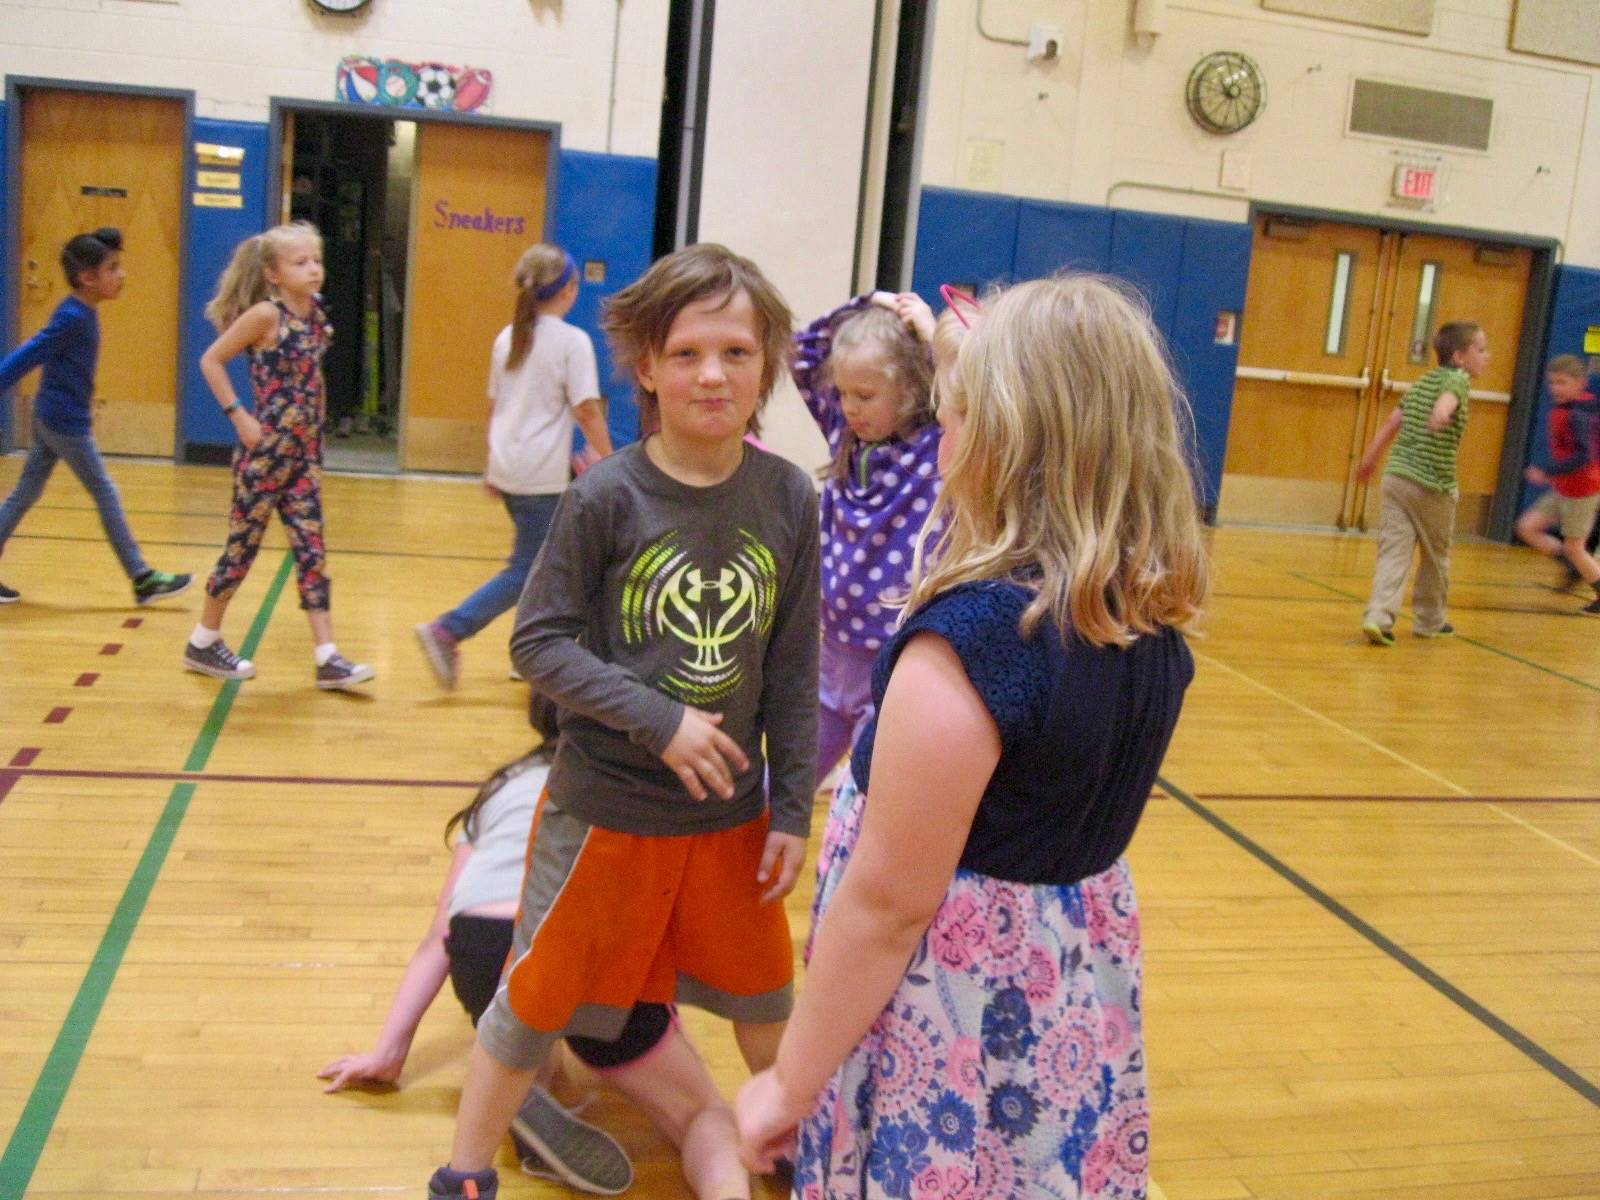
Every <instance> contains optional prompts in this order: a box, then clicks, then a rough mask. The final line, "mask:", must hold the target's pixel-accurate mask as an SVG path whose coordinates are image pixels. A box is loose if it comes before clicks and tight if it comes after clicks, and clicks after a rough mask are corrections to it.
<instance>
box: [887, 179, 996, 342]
mask: <svg viewBox="0 0 1600 1200" xmlns="http://www.w3.org/2000/svg"><path fill="white" fill-rule="evenodd" d="M1020 208H1021V202H1020V201H1019V200H1018V199H1017V198H1016V197H1015V196H995V195H990V194H988V193H986V192H963V191H957V190H955V189H953V188H931V187H930V188H923V189H922V206H921V208H920V210H919V216H918V218H917V258H916V264H915V266H913V268H912V272H911V290H912V291H914V292H916V293H917V294H918V295H919V296H921V297H922V298H923V299H924V300H926V301H927V302H928V303H929V304H930V305H932V306H933V310H934V312H939V311H940V310H942V309H943V307H944V302H943V301H942V300H941V299H940V298H939V285H940V284H944V283H960V284H977V285H978V287H979V288H980V289H981V288H982V287H983V286H984V285H985V284H989V283H1008V282H1010V280H1011V279H1012V278H1013V276H1012V269H1013V266H1012V264H1013V262H1014V260H1015V256H1016V248H1017V217H1018V214H1019V210H1020Z"/></svg>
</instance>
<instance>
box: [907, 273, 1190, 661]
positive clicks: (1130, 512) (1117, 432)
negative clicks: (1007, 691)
mask: <svg viewBox="0 0 1600 1200" xmlns="http://www.w3.org/2000/svg"><path fill="white" fill-rule="evenodd" d="M939 383H940V391H941V396H940V404H941V405H945V404H948V405H951V406H952V407H953V410H954V412H956V413H958V414H960V416H961V417H962V418H963V424H962V426H961V430H960V432H959V434H958V435H957V438H956V446H955V457H954V460H953V461H951V463H950V466H949V470H948V472H947V474H946V476H945V484H944V489H943V491H942V492H941V493H940V495H939V499H938V501H937V503H936V504H935V505H934V507H933V510H932V512H931V513H929V516H928V522H927V524H926V525H924V527H923V530H922V533H921V534H920V535H919V536H918V539H917V544H916V549H915V552H914V554H913V558H912V569H911V578H910V588H909V592H908V596H907V610H908V611H913V610H915V609H917V608H920V607H921V606H922V605H924V604H926V603H927V602H928V601H930V600H932V599H933V598H934V597H935V596H937V595H939V594H940V593H941V592H944V591H946V590H948V589H950V588H952V587H955V586H956V585H957V584H961V583H967V582H972V581H977V580H985V579H1000V578H1009V579H1014V580H1015V581H1017V582H1018V583H1021V584H1023V585H1025V586H1027V587H1030V588H1032V589H1034V591H1035V593H1036V594H1035V597H1034V599H1033V601H1032V602H1031V603H1030V604H1029V605H1028V607H1027V609H1026V610H1025V611H1024V613H1023V616H1022V621H1021V626H1022V633H1023V634H1024V636H1029V635H1031V634H1032V633H1033V632H1034V630H1035V629H1037V628H1038V626H1039V623H1040V622H1041V621H1043V620H1044V619H1046V618H1047V617H1048V618H1049V619H1050V620H1051V621H1053V622H1054V623H1055V625H1056V627H1057V629H1058V630H1060V632H1061V635H1062V637H1063V638H1066V637H1068V636H1069V633H1071V634H1076V636H1077V637H1079V638H1081V639H1083V640H1084V641H1086V642H1089V643H1091V644H1093V645H1097V646H1106V645H1117V646H1126V645H1129V644H1130V643H1132V642H1133V641H1134V640H1135V639H1136V638H1138V637H1139V636H1140V635H1141V634H1147V633H1153V632H1155V631H1156V630H1158V629H1160V628H1163V627H1165V626H1173V627H1176V628H1178V629H1182V630H1186V631H1192V630H1193V629H1194V628H1195V625H1196V623H1197V621H1198V619H1199V617H1200V614H1201V611H1202V609H1203V607H1204V605H1205V602H1206V595H1207V587H1208V567H1207V561H1206V551H1205V544H1204V541H1203V537H1202V530H1201V524H1200V515H1199V510H1198V508H1197V506H1196V503H1195V495H1194V483H1193V480H1192V477H1191V475H1190V471H1189V466H1188V462H1187V458H1186V454H1185V450H1184V439H1185V435H1186V433H1187V432H1188V430H1189V428H1190V424H1191V422H1190V416H1189V408H1188V402H1187V400H1186V399H1185V398H1184V395H1183V393H1182V390H1181V389H1180V388H1179V386H1178V384H1177V381H1176V380H1175V379H1174V377H1173V374H1172V369H1171V367H1170V365H1169V364H1168V362H1167V359H1166V357H1165V355H1164V354H1163V352H1162V349H1161V339H1160V335H1159V334H1158V333H1157V332H1156V329H1155V326H1154V324H1153V323H1152V321H1151V319H1150V313H1149V309H1148V308H1147V307H1146V305H1145V303H1144V302H1143V300H1142V299H1141V298H1139V297H1138V296H1137V294H1136V293H1134V292H1132V291H1131V290H1130V289H1128V288H1126V287H1125V286H1124V285H1123V284H1121V283H1119V282H1118V281H1116V280H1111V279H1105V278H1101V277H1098V276H1092V275H1061V276H1057V277H1054V278H1050V279H1041V280H1035V281H1032V282H1029V283H1023V284H1018V285H1017V286H1016V287H1013V288H1010V289H1008V290H1006V291H1004V292H1000V293H997V294H995V295H992V296H990V297H987V298H985V300H984V302H983V313H982V316H981V317H980V318H979V319H978V321H977V323H976V326H975V328H973V329H972V330H971V331H970V332H968V333H966V335H965V337H963V338H961V339H960V349H959V352H958V356H957V359H956V362H955V364H954V367H953V369H952V370H950V371H949V372H947V373H946V372H941V376H940V380H939ZM939 518H942V519H943V525H944V527H943V529H942V531H940V532H938V533H937V535H935V534H934V532H933V531H934V529H935V527H936V525H937V519H939ZM930 542H931V543H932V544H931V545H930Z"/></svg>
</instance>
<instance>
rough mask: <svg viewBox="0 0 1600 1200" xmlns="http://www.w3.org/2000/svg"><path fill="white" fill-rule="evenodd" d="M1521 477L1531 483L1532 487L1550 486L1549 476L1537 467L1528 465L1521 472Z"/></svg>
mask: <svg viewBox="0 0 1600 1200" xmlns="http://www.w3.org/2000/svg"><path fill="white" fill-rule="evenodd" d="M1522 477H1523V478H1524V479H1526V480H1527V481H1528V482H1529V483H1531V484H1533V486H1534V487H1549V486H1550V476H1548V475H1546V474H1545V473H1544V472H1543V471H1541V470H1540V469H1539V468H1538V467H1529V468H1528V469H1527V470H1526V471H1524V472H1523V473H1522Z"/></svg>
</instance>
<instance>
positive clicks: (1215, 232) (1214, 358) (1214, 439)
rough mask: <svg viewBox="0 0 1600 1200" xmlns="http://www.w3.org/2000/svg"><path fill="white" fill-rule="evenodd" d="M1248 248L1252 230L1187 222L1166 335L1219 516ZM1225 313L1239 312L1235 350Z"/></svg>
mask: <svg viewBox="0 0 1600 1200" xmlns="http://www.w3.org/2000/svg"><path fill="white" fill-rule="evenodd" d="M1118 216H1119V217H1120V216H1121V214H1120V213H1119V214H1118ZM1250 246H1251V229H1250V226H1249V225H1243V224H1239V225H1235V224H1230V223H1228V222H1224V221H1201V220H1195V219H1189V220H1186V221H1185V222H1184V229H1183V261H1182V265H1181V267H1180V268H1179V272H1178V286H1177V294H1176V297H1175V300H1174V303H1173V306H1172V320H1171V324H1170V325H1169V326H1168V327H1167V328H1166V329H1165V330H1163V332H1165V333H1166V335H1167V341H1168V344H1169V345H1170V347H1171V350H1172V359H1173V366H1174V367H1175V368H1177V372H1178V378H1179V379H1181V380H1182V381H1183V386H1184V389H1185V390H1186V391H1187V392H1188V393H1189V404H1190V407H1191V408H1193V410H1194V425H1195V440H1196V444H1195V454H1196V457H1197V459H1198V462H1197V464H1196V465H1197V467H1198V475H1199V483H1200V498H1201V503H1202V504H1203V505H1204V506H1205V507H1206V508H1207V509H1208V510H1215V507H1216V503H1217V497H1218V495H1220V494H1221V491H1222V465H1223V462H1224V461H1225V460H1226V458H1227V454H1228V423H1229V421H1230V420H1231V419H1232V416H1233V384H1234V370H1235V368H1237V367H1238V365H1239V346H1238V336H1237V334H1238V330H1239V329H1240V328H1241V324H1240V322H1242V320H1243V316H1244V296H1245V288H1246V285H1247V284H1248V283H1249V280H1250ZM1219 312H1232V313H1236V314H1238V318H1239V321H1237V322H1236V324H1235V339H1234V344H1232V345H1228V346H1219V345H1217V343H1216V321H1217V314H1218V313H1219Z"/></svg>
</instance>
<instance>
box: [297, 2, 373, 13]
mask: <svg viewBox="0 0 1600 1200" xmlns="http://www.w3.org/2000/svg"><path fill="white" fill-rule="evenodd" d="M371 3H372V0H311V7H312V8H315V9H317V10H318V11H320V12H328V13H338V14H339V15H340V16H350V15H352V14H355V13H358V12H360V11H361V10H362V9H363V8H365V7H366V6H367V5H369V4H371Z"/></svg>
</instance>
